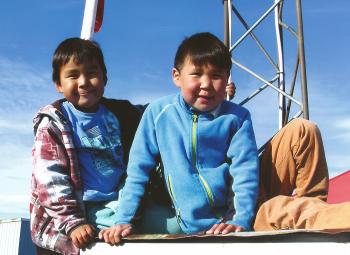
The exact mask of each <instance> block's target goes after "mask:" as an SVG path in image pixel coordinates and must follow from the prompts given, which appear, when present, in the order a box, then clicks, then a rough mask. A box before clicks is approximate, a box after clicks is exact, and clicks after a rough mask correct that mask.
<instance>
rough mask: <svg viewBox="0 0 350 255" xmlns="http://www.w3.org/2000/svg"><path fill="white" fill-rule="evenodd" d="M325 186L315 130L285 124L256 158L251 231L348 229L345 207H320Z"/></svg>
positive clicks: (302, 123)
mask: <svg viewBox="0 0 350 255" xmlns="http://www.w3.org/2000/svg"><path fill="white" fill-rule="evenodd" d="M328 180H329V179H328V168H327V162H326V158H325V153H324V148H323V143H322V138H321V134H320V131H319V129H318V128H317V126H316V125H315V124H313V123H311V122H310V121H307V120H304V119H295V120H293V121H291V122H290V123H289V124H288V125H286V126H285V127H284V128H283V129H281V130H280V131H279V132H278V133H277V134H276V135H275V136H274V137H273V138H272V140H271V141H270V142H268V144H267V145H266V147H265V150H264V152H263V154H262V156H261V160H260V198H259V201H258V212H257V215H256V219H255V223H254V230H255V231H266V230H277V229H304V228H306V229H314V230H316V229H317V230H325V229H327V230H329V229H333V230H335V229H337V230H339V229H342V228H346V229H347V228H349V229H350V220H349V219H350V203H343V204H338V205H330V204H327V203H326V202H325V201H326V198H327V192H328ZM346 220H347V221H348V222H349V223H344V222H345V221H346Z"/></svg>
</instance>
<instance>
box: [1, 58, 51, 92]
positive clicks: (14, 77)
mask: <svg viewBox="0 0 350 255" xmlns="http://www.w3.org/2000/svg"><path fill="white" fill-rule="evenodd" d="M48 81H49V76H48V74H47V73H45V72H44V73H43V72H40V71H38V70H35V69H33V67H31V66H30V65H28V64H26V63H24V62H23V61H20V60H16V61H15V60H11V59H8V58H4V57H2V56H0V86H9V87H13V86H21V87H27V88H28V87H33V86H34V87H41V86H47V84H48Z"/></svg>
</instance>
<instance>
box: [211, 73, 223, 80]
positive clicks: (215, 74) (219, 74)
mask: <svg viewBox="0 0 350 255" xmlns="http://www.w3.org/2000/svg"><path fill="white" fill-rule="evenodd" d="M212 76H213V79H221V78H222V74H221V73H214V74H213V75H212Z"/></svg>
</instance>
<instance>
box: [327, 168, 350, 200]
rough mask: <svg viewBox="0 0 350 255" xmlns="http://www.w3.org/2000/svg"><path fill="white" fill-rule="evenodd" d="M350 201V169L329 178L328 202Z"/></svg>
mask: <svg viewBox="0 0 350 255" xmlns="http://www.w3.org/2000/svg"><path fill="white" fill-rule="evenodd" d="M347 201H350V170H348V171H346V172H344V173H342V174H340V175H338V176H336V177H334V178H332V179H330V180H329V191H328V198H327V202H328V203H330V204H337V203H342V202H347Z"/></svg>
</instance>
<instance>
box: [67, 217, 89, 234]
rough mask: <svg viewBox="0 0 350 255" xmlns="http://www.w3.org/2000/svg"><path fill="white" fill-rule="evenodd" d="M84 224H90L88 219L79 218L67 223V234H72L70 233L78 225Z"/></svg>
mask: <svg viewBox="0 0 350 255" xmlns="http://www.w3.org/2000/svg"><path fill="white" fill-rule="evenodd" d="M83 224H88V222H87V221H86V219H77V220H74V221H72V222H69V223H67V226H66V228H65V232H66V233H65V234H66V235H67V236H69V235H70V233H71V232H72V231H73V230H74V229H76V228H77V227H79V226H80V225H83Z"/></svg>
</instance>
